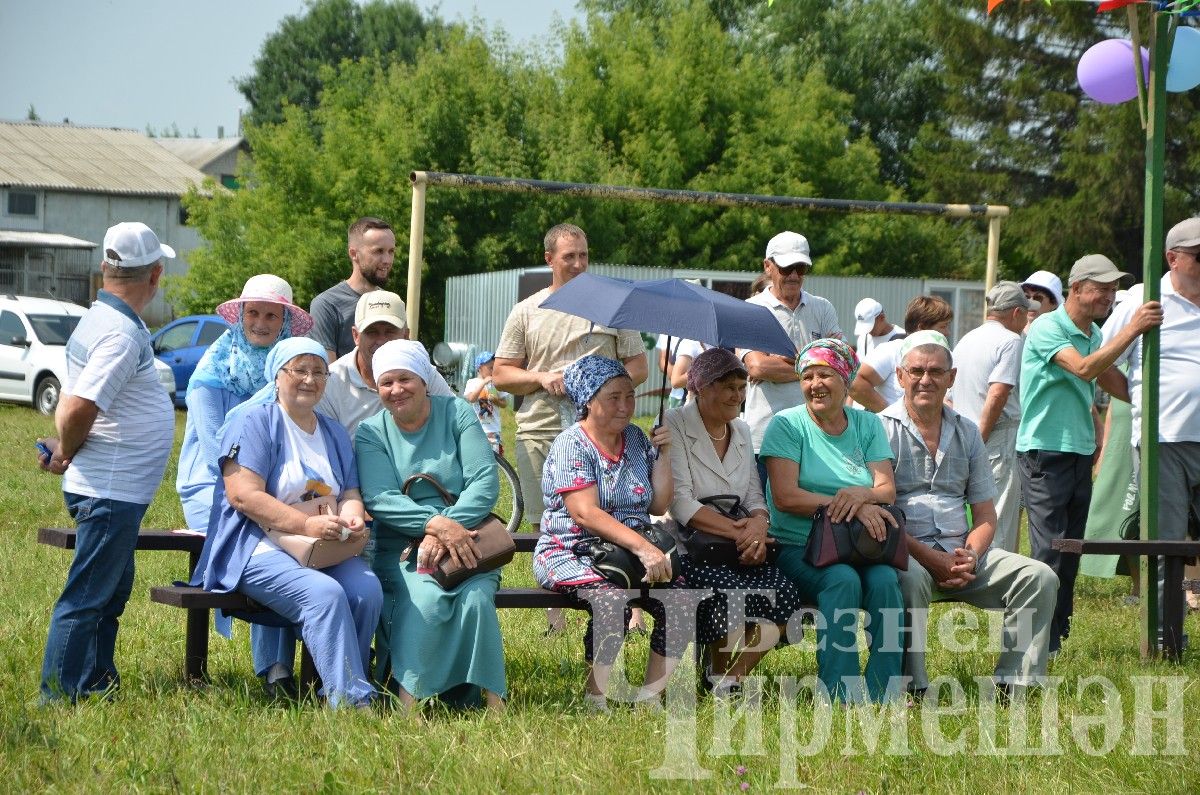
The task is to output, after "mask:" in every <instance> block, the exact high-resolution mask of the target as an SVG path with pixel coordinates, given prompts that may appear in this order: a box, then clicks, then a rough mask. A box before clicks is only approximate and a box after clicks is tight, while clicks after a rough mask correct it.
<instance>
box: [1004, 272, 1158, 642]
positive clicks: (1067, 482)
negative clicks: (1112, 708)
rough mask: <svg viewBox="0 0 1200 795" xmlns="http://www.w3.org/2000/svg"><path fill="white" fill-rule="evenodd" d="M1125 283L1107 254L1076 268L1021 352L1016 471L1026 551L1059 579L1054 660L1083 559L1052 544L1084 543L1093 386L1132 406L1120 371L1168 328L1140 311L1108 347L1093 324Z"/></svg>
mask: <svg viewBox="0 0 1200 795" xmlns="http://www.w3.org/2000/svg"><path fill="white" fill-rule="evenodd" d="M1128 275H1129V274H1126V273H1123V272H1121V271H1119V270H1117V266H1116V265H1114V264H1113V262H1112V260H1110V259H1109V258H1108V257H1106V256H1104V255H1103V254H1089V255H1087V256H1085V257H1081V258H1080V259H1078V260H1076V262H1075V265H1074V266H1073V267H1072V268H1071V275H1070V276H1069V278H1068V284H1069V286H1070V288H1071V292H1070V295H1068V297H1067V300H1066V301H1065V302H1064V303H1063V305H1062V306H1060V307H1059V308H1058V309H1056V310H1054V311H1053V312H1050V313H1049V314H1045V315H1042V316H1040V317H1039V318H1038V319H1037V320H1035V321H1034V322H1033V325H1032V326H1030V327H1029V332H1028V337H1027V339H1026V340H1025V347H1024V349H1023V350H1022V352H1021V382H1020V390H1021V392H1020V394H1021V425H1020V428H1019V430H1018V431H1017V464H1018V466H1019V468H1020V472H1021V496H1022V497H1023V498H1024V502H1025V511H1026V513H1027V514H1028V516H1029V547H1030V553H1031V554H1032V556H1033V557H1034V558H1037V559H1038V560H1040V561H1042V562H1043V563H1045V564H1046V565H1048V566H1049V567H1050V568H1051V569H1053V570H1054V573H1055V574H1057V575H1058V581H1059V587H1058V603H1057V606H1056V607H1055V610H1054V620H1053V623H1052V624H1051V632H1050V652H1051V654H1054V653H1057V652H1058V649H1059V647H1060V646H1061V645H1062V641H1063V639H1064V638H1066V637H1067V635H1068V634H1069V633H1070V630H1071V613H1072V610H1073V607H1074V591H1075V575H1076V574H1078V572H1079V556H1078V555H1072V554H1067V553H1062V552H1059V551H1057V550H1054V549H1051V547H1050V542H1051V541H1053V540H1054V539H1056V538H1083V532H1084V527H1085V526H1086V524H1087V511H1088V504H1089V503H1090V502H1091V497H1092V462H1093V458H1094V456H1095V452H1096V429H1095V425H1094V424H1093V422H1092V401H1093V400H1094V398H1095V394H1096V384H1097V383H1099V384H1100V386H1101V387H1103V388H1104V390H1105V391H1106V392H1109V393H1110V394H1112V395H1113V396H1114V397H1119V398H1121V399H1122V400H1128V399H1129V394H1128V390H1127V388H1126V382H1125V376H1123V375H1121V373H1120V371H1119V370H1117V369H1116V368H1115V367H1113V363H1114V362H1115V361H1116V360H1117V357H1119V356H1120V355H1121V354H1122V353H1124V351H1125V349H1126V348H1128V347H1129V346H1130V345H1131V344H1133V342H1134V341H1135V340H1136V339H1137V338H1138V337H1139V336H1141V334H1142V333H1143V332H1145V331H1146V330H1147V329H1150V328H1152V327H1154V326H1157V325H1159V324H1161V323H1162V320H1163V311H1162V306H1161V305H1160V304H1159V303H1158V302H1150V303H1145V304H1141V305H1140V306H1138V307H1137V309H1136V311H1135V312H1134V313H1133V316H1132V317H1131V318H1130V322H1129V323H1128V324H1127V325H1125V326H1124V327H1123V328H1122V329H1121V330H1120V331H1119V332H1116V333H1115V334H1113V336H1112V338H1111V339H1110V340H1109V341H1107V342H1104V341H1103V339H1102V337H1101V335H1100V329H1099V327H1098V326H1097V325H1096V321H1098V320H1103V319H1104V318H1105V317H1107V316H1108V313H1109V310H1110V309H1111V308H1112V305H1113V302H1114V300H1115V299H1116V294H1117V283H1118V282H1120V280H1121V279H1123V278H1125V277H1126V276H1128Z"/></svg>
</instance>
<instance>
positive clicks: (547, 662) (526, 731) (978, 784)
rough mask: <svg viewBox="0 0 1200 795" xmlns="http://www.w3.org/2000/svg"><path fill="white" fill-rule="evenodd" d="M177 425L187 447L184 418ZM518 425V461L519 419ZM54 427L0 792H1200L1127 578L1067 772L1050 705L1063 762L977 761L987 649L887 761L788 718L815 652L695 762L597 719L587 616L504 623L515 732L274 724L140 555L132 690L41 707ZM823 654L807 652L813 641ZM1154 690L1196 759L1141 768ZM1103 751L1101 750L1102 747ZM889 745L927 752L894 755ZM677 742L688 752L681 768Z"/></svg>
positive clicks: (12, 438) (341, 715) (5, 648)
mask: <svg viewBox="0 0 1200 795" xmlns="http://www.w3.org/2000/svg"><path fill="white" fill-rule="evenodd" d="M177 418H178V420H179V423H178V427H179V431H180V433H181V432H182V424H183V422H182V421H183V415H182V414H180V415H177ZM506 425H507V426H509V427H507V428H506V433H507V435H508V442H509V446H508V449H509V450H511V449H512V448H511V416H509V417H506ZM50 429H51V423H50V421H49V420H48V419H47V418H44V417H41V416H39V415H37V414H35V413H34V412H32V411H30V410H29V409H27V408H23V407H17V406H9V405H0V430H2V431H3V433H0V461H3V462H4V463H3V464H2V465H0V485H2V486H3V488H0V516H3V517H4V519H3V522H4V534H3V538H4V541H5V547H4V554H3V555H0V604H3V605H4V610H3V611H2V612H0V791H5V792H35V791H44V790H49V791H55V792H89V793H91V792H174V791H189V792H190V791H197V790H199V791H213V792H218V791H238V792H241V791H251V792H256V791H303V792H311V791H322V792H374V791H379V792H395V791H400V790H402V789H405V788H408V787H420V788H428V789H433V790H436V791H441V792H453V791H512V792H551V791H555V792H557V791H600V792H630V791H637V790H648V791H659V790H672V791H674V790H696V791H700V792H738V791H740V790H739V784H741V783H743V782H746V783H748V784H749V787H750V791H752V792H756V791H765V790H767V789H773V788H774V786H775V784H776V783H777V782H779V783H785V784H786V783H793V784H799V785H801V786H804V787H806V788H811V789H813V790H816V791H820V792H846V793H855V792H858V791H860V790H861V791H865V792H884V791H892V792H915V791H925V790H932V791H938V792H941V791H946V792H981V791H982V792H996V793H1003V792H1015V791H1045V792H1059V791H1061V792H1154V793H1163V792H1194V791H1196V790H1197V788H1198V786H1200V758H1198V756H1200V755H1198V753H1197V751H1198V746H1197V733H1200V698H1198V695H1197V692H1196V687H1195V679H1196V673H1197V668H1198V665H1200V663H1198V662H1197V659H1198V657H1197V653H1196V652H1190V653H1189V654H1188V656H1187V658H1186V661H1185V662H1184V664H1182V665H1179V666H1176V665H1171V664H1166V663H1143V662H1142V661H1141V660H1140V659H1139V656H1138V653H1137V643H1136V637H1137V624H1136V613H1135V611H1134V610H1133V609H1130V608H1125V607H1122V605H1121V597H1122V596H1123V594H1124V592H1125V590H1126V588H1127V582H1128V581H1127V580H1123V579H1114V580H1097V579H1092V578H1081V579H1080V582H1079V588H1078V600H1077V607H1076V624H1075V628H1074V634H1073V636H1072V638H1071V640H1070V642H1069V643H1068V645H1067V646H1066V647H1065V649H1064V651H1063V653H1062V655H1061V656H1060V657H1059V658H1058V660H1057V661H1056V662H1055V663H1054V664H1053V667H1052V669H1051V673H1052V674H1053V675H1054V676H1058V677H1062V678H1063V680H1064V684H1063V687H1062V688H1061V689H1060V690H1059V691H1058V714H1060V716H1061V725H1060V726H1059V728H1058V730H1057V732H1052V734H1053V735H1054V736H1056V737H1057V738H1058V744H1059V746H1061V751H1058V752H1054V745H1053V744H1051V745H1047V744H1046V742H1044V741H1043V740H1042V739H1041V732H1042V730H1043V729H1047V730H1048V729H1049V725H1048V724H1044V723H1043V721H1042V720H1041V717H1040V710H1041V709H1042V707H1043V706H1044V705H1046V704H1047V701H1046V700H1045V699H1041V698H1035V699H1034V700H1033V701H1032V702H1031V704H1030V705H1029V708H1028V713H1027V715H1028V717H1029V724H1030V726H1031V729H1030V731H1031V740H1030V744H1031V745H1033V746H1034V747H1041V748H1049V749H1050V750H1051V753H1048V754H1043V755H1034V754H1014V755H1011V756H1002V755H993V754H988V753H987V752H986V748H981V746H983V745H984V743H985V741H986V738H982V739H981V734H986V732H981V729H980V726H981V721H984V720H985V719H986V717H987V716H988V715H989V714H990V713H991V710H990V709H985V708H981V707H980V705H979V703H978V701H977V700H976V698H975V696H974V685H973V683H972V679H971V677H972V676H976V675H981V676H986V675H987V674H988V673H990V671H991V667H992V665H993V664H994V658H993V656H992V654H990V653H988V652H987V651H984V650H980V651H974V652H967V653H959V654H952V653H949V652H947V651H944V650H942V649H940V648H935V649H934V650H932V651H931V654H930V656H929V664H930V672H931V674H933V675H938V674H945V675H949V676H951V677H953V678H954V679H956V680H958V681H960V682H962V683H963V684H964V685H965V686H966V687H967V693H968V694H969V695H968V698H969V700H968V703H967V705H966V706H965V709H964V711H963V713H962V714H960V715H950V716H943V717H941V718H937V719H936V720H935V717H934V716H933V715H932V713H931V711H929V710H925V711H922V710H920V709H907V710H900V712H899V713H898V714H899V717H898V721H899V723H898V726H899V728H898V730H897V733H896V734H895V736H894V737H893V735H892V734H891V733H890V729H889V728H888V727H887V726H885V727H884V729H883V731H882V732H881V734H880V739H879V744H878V747H877V748H876V750H875V751H874V752H871V751H869V750H868V749H870V748H871V747H873V746H872V744H871V743H870V741H869V738H868V737H866V736H864V733H863V731H862V729H861V728H858V726H859V724H858V723H857V721H858V720H859V719H860V718H862V717H864V716H866V717H869V716H870V715H871V713H870V711H868V710H842V709H835V710H832V711H829V710H827V709H826V708H823V707H813V706H811V705H810V704H809V703H808V702H807V701H806V700H805V699H803V697H802V698H800V699H799V700H798V701H797V702H796V703H795V704H794V705H793V704H792V702H790V701H789V702H788V703H786V704H781V702H780V699H779V696H778V688H777V687H776V685H775V684H774V681H775V678H776V677H783V676H794V677H803V676H808V675H811V674H814V673H815V671H816V665H815V661H814V658H813V655H812V653H811V652H809V651H805V650H802V649H796V648H791V649H786V650H783V651H779V652H775V653H773V654H772V655H770V656H769V657H768V659H767V660H766V662H765V663H764V664H763V666H762V667H761V673H763V674H764V675H765V676H766V677H767V679H768V682H767V686H766V696H765V699H764V706H763V708H762V711H761V713H760V717H761V731H759V730H757V729H755V728H754V725H755V723H754V720H751V721H750V723H749V726H750V728H749V730H747V729H746V727H745V726H744V725H742V724H739V725H738V726H737V727H736V728H735V729H734V730H733V731H732V732H726V731H722V730H719V729H718V730H714V721H716V722H717V723H720V721H719V718H720V716H721V714H723V713H722V712H721V711H720V710H717V712H716V713H715V714H714V705H713V704H712V703H711V702H710V701H709V700H707V699H703V700H701V702H700V706H699V709H698V720H697V724H696V730H695V737H696V741H695V743H691V742H687V740H688V737H689V734H688V732H689V731H690V728H689V725H688V724H687V723H686V722H684V723H683V724H679V723H676V722H668V720H667V718H666V717H665V716H664V715H662V714H661V713H655V712H650V711H646V710H629V709H616V710H614V711H613V712H612V713H610V714H608V715H604V716H594V715H591V714H589V713H587V712H586V711H585V710H584V708H583V706H582V703H581V699H580V697H579V694H580V692H581V689H582V681H583V677H584V673H585V668H584V664H583V659H582V656H583V655H582V649H581V642H580V639H581V635H582V629H583V617H582V615H581V614H578V613H576V614H572V615H571V616H570V617H569V620H570V628H569V631H568V632H567V633H566V634H565V635H563V636H559V637H556V638H551V639H546V638H544V637H543V636H542V629H543V626H544V619H543V618H542V616H541V615H540V614H538V613H536V612H532V611H518V610H509V611H502V613H501V624H502V627H503V631H504V638H505V647H506V659H507V665H508V681H509V687H510V690H511V700H510V702H509V708H508V711H507V712H506V713H505V714H504V715H503V716H502V717H501V718H499V719H493V718H489V717H487V716H485V715H483V714H481V713H471V714H446V713H440V712H434V713H431V714H430V715H429V716H428V717H427V718H426V719H425V720H416V719H413V718H409V717H406V716H404V715H402V714H396V713H392V712H388V711H379V712H372V713H365V714H360V713H349V712H336V713H335V712H333V711H329V710H324V709H319V708H315V707H314V706H311V705H305V706H300V707H291V708H288V707H281V706H278V705H274V704H271V703H269V702H267V701H266V700H265V699H264V698H263V696H262V695H261V692H260V688H259V684H258V681H257V680H256V679H255V677H254V676H253V673H252V671H251V666H250V654H249V649H248V643H247V641H246V633H244V632H242V633H241V634H240V636H239V637H238V638H237V639H236V640H235V641H234V642H226V641H225V640H223V639H221V638H220V637H218V636H216V635H215V634H214V635H213V638H212V646H211V651H212V655H211V658H210V661H209V670H210V672H211V673H212V676H213V682H212V684H211V685H209V686H208V687H204V688H200V689H195V688H191V687H187V686H185V685H184V684H183V681H182V663H183V619H184V616H183V613H182V611H179V610H174V609H171V608H168V607H163V606H159V605H152V604H150V602H149V600H148V598H147V594H148V591H149V588H150V586H152V585H155V584H161V583H166V582H169V581H171V580H174V579H178V578H181V577H184V576H185V575H186V572H185V571H184V569H185V566H186V558H185V556H184V555H182V554H179V553H168V552H142V553H138V559H137V563H138V572H137V582H136V584H135V587H134V596H133V598H132V599H131V600H130V603H129V606H128V608H127V609H126V612H125V617H124V620H123V622H122V629H121V633H120V637H119V640H118V650H117V656H118V664H119V665H120V668H121V672H122V678H123V683H122V689H121V691H120V694H119V695H118V697H117V698H116V699H115V701H113V702H112V703H102V702H101V703H87V704H81V705H79V706H75V707H54V708H48V709H47V708H38V707H37V706H36V702H37V689H38V675H39V671H40V665H41V657H42V647H43V644H44V642H45V638H46V628H47V622H48V620H49V615H50V610H51V608H52V606H53V603H54V600H55V599H56V598H57V596H58V594H59V591H60V589H61V587H62V584H63V578H64V575H65V572H66V569H67V566H68V563H69V553H67V552H65V551H63V550H60V549H55V548H51V547H45V546H41V545H39V544H37V543H36V540H35V536H36V528H37V527H39V526H54V525H69V524H70V521H69V519H68V517H67V515H66V511H65V510H64V508H63V506H62V497H61V492H60V484H59V481H58V479H57V478H54V477H52V476H49V475H44V474H42V473H40V472H38V471H37V470H36V468H35V465H34V450H33V440H34V438H35V437H36V436H37V435H39V434H44V433H47V432H49V431H50ZM173 483H174V472H173V470H168V472H167V476H166V477H165V478H164V485H163V487H162V488H161V490H160V491H159V494H158V497H157V499H156V500H155V502H154V504H153V505H152V506H151V508H150V511H149V513H148V514H147V517H146V524H147V526H153V527H178V526H180V525H181V524H182V514H181V512H180V508H179V503H178V500H177V499H176V497H175V494H174V491H173V488H172V484H173ZM504 579H505V583H506V584H507V585H510V586H518V585H532V584H533V579H532V576H531V574H530V570H529V560H528V556H527V555H524V556H519V557H518V559H517V560H516V561H515V562H514V563H513V564H512V565H511V566H509V567H508V568H507V569H506V570H505V574H504ZM941 612H942V611H940V610H939V611H938V613H935V616H936V615H938V614H941ZM971 613H972V614H973V615H975V616H976V617H982V614H981V613H978V612H975V611H971ZM1187 629H1188V631H1189V632H1190V634H1191V636H1192V637H1193V638H1195V639H1197V640H1200V625H1198V624H1197V620H1196V618H1194V617H1192V618H1189V619H1188V627H1187ZM978 634H979V633H976V636H978ZM966 636H967V637H971V633H966ZM811 639H812V636H811V632H810V633H809V634H808V635H807V636H806V640H810V641H811ZM627 649H628V654H627V657H628V658H629V661H630V669H631V670H634V671H636V670H639V669H640V667H641V663H642V661H643V660H644V659H645V655H646V641H645V638H644V637H643V638H637V639H634V640H633V641H631V643H630V644H629V646H628V647H627ZM1093 675H1101V676H1104V677H1107V679H1108V680H1110V681H1111V682H1112V683H1113V684H1114V686H1115V688H1116V697H1114V696H1113V695H1111V694H1110V695H1109V697H1108V699H1107V703H1106V702H1105V700H1104V693H1103V692H1102V691H1101V690H1100V689H1099V687H1098V686H1093V687H1092V688H1090V689H1088V690H1087V691H1086V692H1083V693H1080V692H1079V688H1078V686H1079V683H1080V680H1081V678H1083V677H1089V676H1093ZM1145 676H1152V677H1180V678H1179V679H1176V680H1172V681H1173V688H1174V690H1175V691H1177V692H1178V693H1179V694H1180V695H1181V697H1182V700H1183V705H1182V718H1181V719H1182V729H1181V730H1180V733H1181V738H1182V746H1181V748H1182V751H1183V753H1182V754H1168V753H1165V752H1164V751H1165V750H1168V749H1167V740H1166V737H1165V732H1164V729H1163V726H1162V725H1161V724H1157V725H1155V726H1154V729H1153V732H1152V734H1151V735H1150V742H1149V745H1148V748H1147V750H1150V751H1151V753H1148V754H1135V753H1133V749H1134V723H1133V716H1134V714H1135V684H1134V679H1133V677H1145ZM948 703H949V702H948V701H945V700H944V702H943V704H944V705H945V704H948ZM1106 709H1111V710H1112V711H1113V712H1112V713H1111V714H1112V715H1113V716H1114V718H1115V720H1113V721H1112V722H1111V725H1112V726H1113V727H1115V728H1116V729H1119V730H1121V734H1120V737H1119V738H1118V740H1117V742H1116V743H1115V747H1114V748H1113V749H1112V750H1111V751H1110V752H1108V753H1106V754H1103V755H1100V756H1091V755H1088V754H1086V753H1085V752H1084V751H1083V750H1081V749H1080V746H1079V744H1078V742H1077V741H1076V739H1075V735H1074V734H1073V733H1072V720H1075V721H1076V723H1077V724H1078V722H1079V719H1080V717H1081V716H1082V717H1086V716H1095V715H1104V714H1106V713H1105V710H1106ZM1051 712H1053V710H1051ZM781 713H782V714H783V716H784V717H788V716H791V717H792V719H793V720H794V723H795V726H796V733H797V742H799V743H801V744H803V743H805V742H807V740H808V738H809V736H810V735H811V732H812V726H813V725H814V722H817V723H819V721H820V719H822V718H824V717H830V718H831V727H830V734H829V739H828V741H827V742H826V743H825V744H824V745H823V747H820V748H818V749H817V750H815V751H814V752H812V753H811V754H806V753H795V752H793V751H788V750H786V749H787V748H788V746H787V745H786V734H785V735H781V733H780V730H779V726H780V717H781ZM995 714H996V716H997V717H996V724H997V726H998V732H999V742H1000V744H1001V745H1008V744H1009V743H1008V740H1007V737H1008V732H1009V730H1010V725H1009V724H1010V721H1013V720H1015V719H1017V718H1019V717H1020V713H1019V712H1016V711H1012V712H1006V711H1004V710H999V711H997V712H996V713H995ZM847 719H849V720H850V727H849V728H847V723H846V721H847ZM1018 723H1019V722H1018ZM935 724H936V726H940V729H941V731H942V733H943V734H945V735H946V736H947V737H949V738H951V739H953V738H954V737H955V736H957V735H958V733H959V732H960V731H961V732H963V735H962V736H963V737H964V738H965V740H966V747H965V750H963V751H961V752H950V753H944V754H943V753H940V752H939V751H944V750H945V749H943V748H941V747H940V746H938V745H937V743H936V742H935V743H931V742H930V737H932V736H933V728H935ZM1079 728H1080V727H1079V725H1076V729H1079ZM727 736H728V737H729V738H730V740H731V742H730V743H729V744H728V747H723V746H722V743H721V742H720V740H721V739H722V738H723V737H727ZM1090 736H1091V737H1092V739H1093V741H1094V742H1097V743H1098V742H1099V741H1100V738H1101V735H1100V730H1099V729H1094V730H1092V733H1091V735H1090ZM781 738H782V740H781ZM935 739H936V738H935ZM892 740H895V741H896V742H898V743H900V747H901V748H907V749H908V750H909V752H910V753H908V754H906V755H898V754H892V753H888V752H887V751H888V748H889V742H890V741H892ZM668 741H672V742H676V743H680V747H678V748H674V749H673V750H672V751H671V752H670V753H669V754H668V752H667V750H666V749H667V742H668ZM681 741H682V742H681ZM781 741H782V742H784V746H783V747H784V749H785V750H784V751H783V752H782V755H783V764H782V770H783V771H784V772H783V773H781ZM691 756H694V758H695V761H696V763H697V764H698V765H700V766H702V767H703V768H704V769H706V770H707V771H709V772H710V777H709V778H706V779H703V780H699V781H690V780H671V779H662V778H655V777H652V775H651V771H653V770H654V769H655V768H658V767H660V766H661V765H662V764H663V763H664V759H669V760H673V761H674V762H676V763H677V764H678V763H680V761H681V760H683V761H686V760H687V759H688V758H690V757H691ZM739 766H744V767H745V768H746V771H745V773H744V775H742V774H739V773H738V772H737V768H738V767H739Z"/></svg>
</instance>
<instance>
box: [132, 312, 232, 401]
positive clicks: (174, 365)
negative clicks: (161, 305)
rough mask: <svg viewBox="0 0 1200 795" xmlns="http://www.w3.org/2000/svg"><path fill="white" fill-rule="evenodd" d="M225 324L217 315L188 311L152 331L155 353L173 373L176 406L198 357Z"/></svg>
mask: <svg viewBox="0 0 1200 795" xmlns="http://www.w3.org/2000/svg"><path fill="white" fill-rule="evenodd" d="M228 328H229V324H228V323H226V322H225V320H224V318H222V317H221V316H220V315H189V316H188V317H181V318H179V319H178V320H172V321H171V322H170V323H168V324H167V325H165V326H163V327H162V328H160V329H159V330H158V331H156V332H154V334H153V335H151V337H150V342H151V344H152V345H153V346H154V355H155V356H157V357H158V359H159V361H161V362H163V363H164V364H166V365H167V366H168V367H170V368H171V370H172V371H173V372H174V373H175V405H176V406H178V407H179V408H183V407H184V400H183V399H184V397H186V396H187V387H188V382H189V381H191V380H192V373H193V372H194V371H195V370H196V365H197V364H199V362H200V357H201V356H203V355H204V352H205V351H206V350H208V346H209V345H212V344H213V342H215V341H216V339H217V337H219V336H221V335H222V334H224V333H225V331H226V329H228Z"/></svg>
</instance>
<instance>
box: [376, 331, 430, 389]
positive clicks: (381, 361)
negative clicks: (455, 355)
mask: <svg viewBox="0 0 1200 795" xmlns="http://www.w3.org/2000/svg"><path fill="white" fill-rule="evenodd" d="M392 370H408V371H409V372H410V373H416V375H417V377H418V378H420V379H421V380H422V381H424V382H425V385H426V386H428V385H429V382H430V380H432V379H433V364H432V363H430V361H429V353H428V352H427V351H426V350H425V346H424V345H422V344H421V343H419V342H417V341H415V340H392V341H391V342H385V343H384V344H383V345H380V346H379V350H377V351H375V355H374V356H372V357H371V372H372V373H373V374H374V375H375V380H376V381H378V380H379V377H380V376H381V375H383V374H384V373H386V372H390V371H392Z"/></svg>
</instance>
